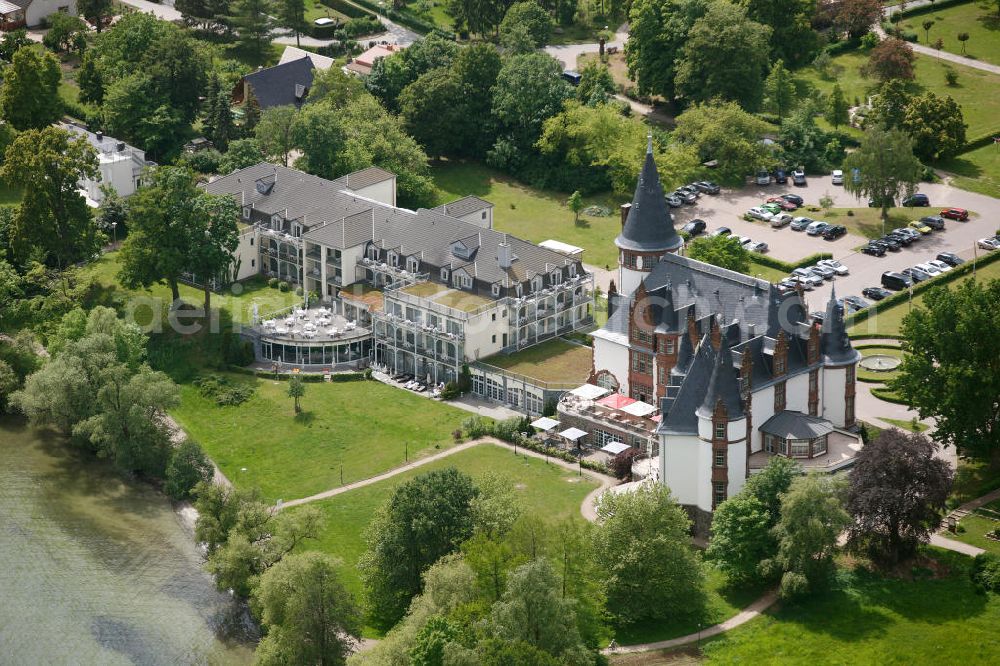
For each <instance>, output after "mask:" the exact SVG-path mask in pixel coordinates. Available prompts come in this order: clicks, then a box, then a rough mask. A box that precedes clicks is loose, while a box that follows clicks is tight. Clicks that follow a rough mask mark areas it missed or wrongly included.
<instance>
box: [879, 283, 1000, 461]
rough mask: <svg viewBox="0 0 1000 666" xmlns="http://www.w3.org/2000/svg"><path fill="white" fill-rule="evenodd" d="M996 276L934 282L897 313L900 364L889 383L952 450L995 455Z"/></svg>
mask: <svg viewBox="0 0 1000 666" xmlns="http://www.w3.org/2000/svg"><path fill="white" fill-rule="evenodd" d="M998 324H1000V280H992V281H990V282H987V283H983V282H979V281H975V280H965V281H963V282H961V283H960V284H959V285H958V286H957V287H954V288H951V289H949V288H946V287H940V288H933V289H931V290H929V291H928V292H927V293H926V295H925V296H924V302H923V305H919V306H916V305H915V306H914V308H913V310H912V312H910V313H909V314H907V315H906V317H904V318H903V324H902V327H901V330H900V333H901V334H902V336H903V349H904V350H906V352H907V353H906V354H905V355H904V356H903V363H902V364H901V365H900V366H899V374H898V375H897V377H896V378H894V379H892V380H891V381H890V383H889V386H890V387H891V388H892V389H893V390H894V391H898V392H899V393H900V395H902V396H903V398H904V399H905V400H907V401H908V402H909V403H910V405H912V406H913V407H914V408H915V409H916V410H917V411H918V412H919V414H920V417H921V418H928V417H933V418H934V419H935V421H936V426H937V427H936V428H935V431H934V438H935V439H936V440H937V441H938V442H940V443H942V444H945V445H949V446H954V447H955V449H956V450H957V451H958V453H959V455H961V456H964V457H969V458H978V459H986V460H990V459H992V460H994V461H1000V413H998V411H997V401H996V397H997V396H998V395H1000V343H998V340H997V337H996V336H994V335H983V334H982V332H983V331H992V330H996V329H995V328H994V327H995V326H997V325H998Z"/></svg>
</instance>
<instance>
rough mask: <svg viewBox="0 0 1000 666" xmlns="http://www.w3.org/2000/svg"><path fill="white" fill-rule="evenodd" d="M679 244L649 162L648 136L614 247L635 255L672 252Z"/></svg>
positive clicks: (650, 145)
mask: <svg viewBox="0 0 1000 666" xmlns="http://www.w3.org/2000/svg"><path fill="white" fill-rule="evenodd" d="M683 243H684V241H683V239H681V237H680V236H679V235H678V234H677V231H676V230H675V229H674V220H673V217H671V215H670V208H669V207H668V206H667V199H666V197H665V196H664V193H663V186H662V185H661V184H660V174H659V173H658V172H657V169H656V161H655V160H654V159H653V139H652V137H650V139H649V144H648V146H647V148H646V158H645V161H644V162H643V165H642V171H641V172H640V174H639V182H638V183H637V184H636V186H635V195H634V196H633V197H632V205H631V207H630V208H629V210H628V216H627V218H626V220H625V225H624V226H623V227H622V230H621V233H620V234H618V237H617V238H616V239H615V245H617V246H618V247H619V248H621V249H623V250H632V251H635V252H672V251H675V250H677V248H679V247H680V246H681V245H682V244H683Z"/></svg>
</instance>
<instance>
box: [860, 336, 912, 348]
mask: <svg viewBox="0 0 1000 666" xmlns="http://www.w3.org/2000/svg"><path fill="white" fill-rule="evenodd" d="M875 338H878V339H882V338H885V339H886V340H902V339H903V336H902V335H896V334H895V333H859V334H857V335H852V336H851V340H873V339H875ZM868 346H869V347H883V346H885V345H868ZM855 349H857V347H855Z"/></svg>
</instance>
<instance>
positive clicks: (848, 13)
mask: <svg viewBox="0 0 1000 666" xmlns="http://www.w3.org/2000/svg"><path fill="white" fill-rule="evenodd" d="M835 7H836V9H835V15H834V25H835V26H836V27H837V28H839V29H840V30H842V31H844V32H846V33H847V35H848V37H851V38H852V39H857V38H859V37H861V36H862V35H864V34H865V33H867V32H868V31H869V30H871V27H872V26H873V25H875V22H876V21H878V20H879V17H880V16H881V15H882V3H881V2H880V1H879V0H843V2H839V3H837V4H836V5H835Z"/></svg>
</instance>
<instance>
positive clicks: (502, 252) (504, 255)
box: [497, 238, 514, 270]
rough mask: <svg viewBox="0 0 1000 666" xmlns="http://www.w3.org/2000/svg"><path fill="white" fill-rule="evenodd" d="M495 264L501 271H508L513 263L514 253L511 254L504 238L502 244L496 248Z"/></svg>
mask: <svg viewBox="0 0 1000 666" xmlns="http://www.w3.org/2000/svg"><path fill="white" fill-rule="evenodd" d="M497 263H498V264H500V268H502V269H503V270H508V269H509V268H510V267H511V265H513V263H514V253H513V252H511V249H510V245H508V244H507V239H506V238H504V242H502V243H500V245H498V246H497Z"/></svg>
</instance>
